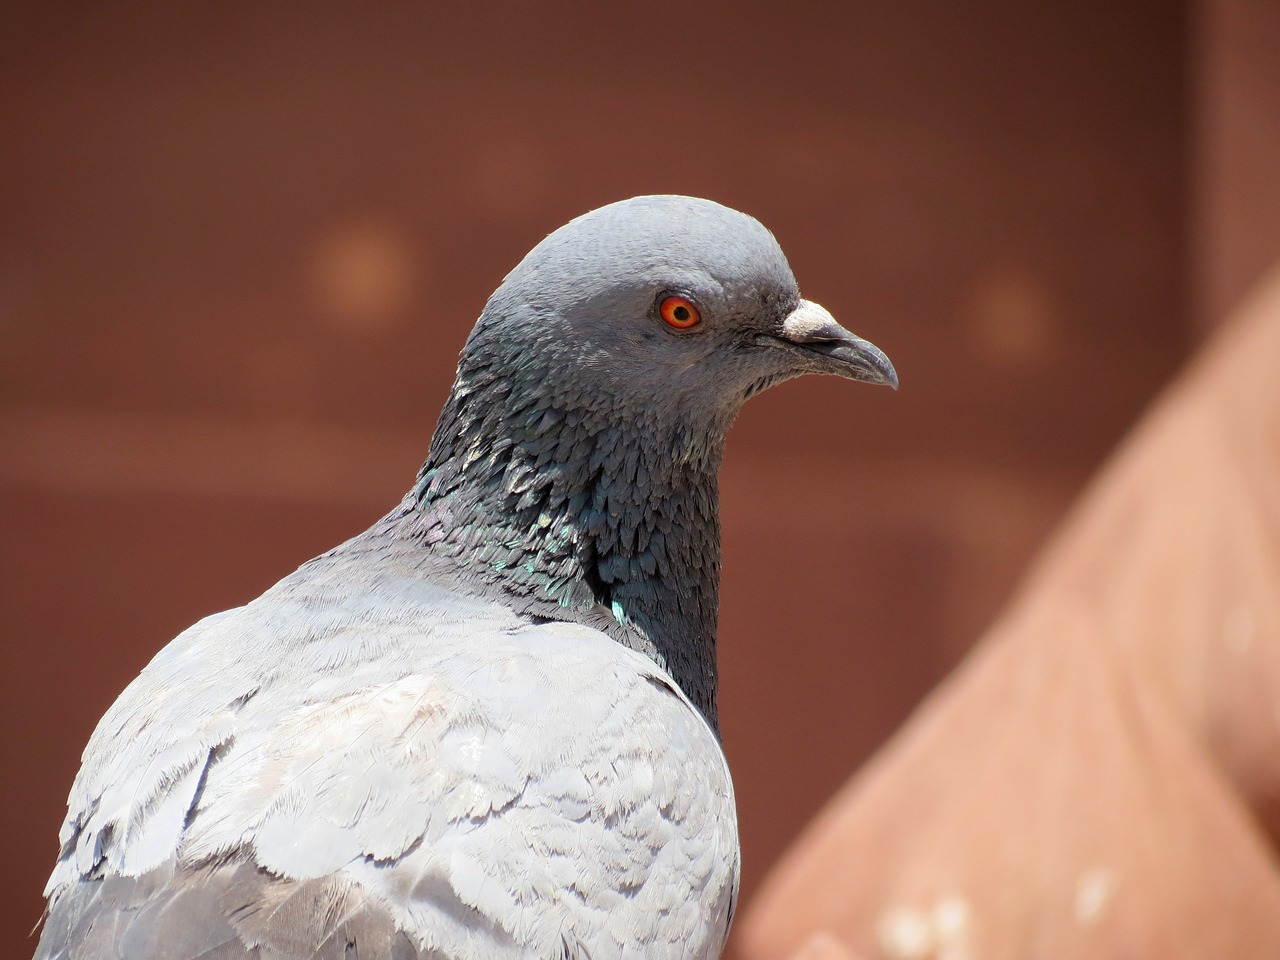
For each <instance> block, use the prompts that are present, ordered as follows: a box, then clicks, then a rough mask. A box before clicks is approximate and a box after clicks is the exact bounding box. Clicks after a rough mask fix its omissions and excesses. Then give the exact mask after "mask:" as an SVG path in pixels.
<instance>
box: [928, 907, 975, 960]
mask: <svg viewBox="0 0 1280 960" xmlns="http://www.w3.org/2000/svg"><path fill="white" fill-rule="evenodd" d="M969 920H970V910H969V901H967V900H965V899H964V898H963V897H955V896H952V897H943V898H942V899H941V900H939V901H938V903H937V905H936V906H935V907H934V908H933V930H934V940H935V941H936V943H937V948H936V951H937V952H936V956H937V958H938V960H969Z"/></svg>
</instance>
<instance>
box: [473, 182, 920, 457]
mask: <svg viewBox="0 0 1280 960" xmlns="http://www.w3.org/2000/svg"><path fill="white" fill-rule="evenodd" d="M495 365H496V366H498V367H500V368H501V369H503V370H504V371H505V372H506V373H507V374H508V375H509V376H511V377H513V378H514V379H515V380H516V382H517V384H519V385H520V387H522V388H523V389H525V390H528V391H529V392H531V393H534V394H536V395H537V396H538V397H539V398H541V399H542V400H544V401H545V402H549V403H551V404H553V405H555V406H556V407H557V408H558V409H561V408H572V407H582V408H584V409H589V410H590V411H591V413H592V415H593V416H596V417H599V418H601V419H602V420H604V419H612V418H614V417H616V418H619V419H620V420H622V421H630V422H635V421H637V420H642V419H644V418H645V417H646V416H648V417H651V418H653V419H655V420H662V421H664V422H665V423H667V424H668V425H669V426H678V427H679V428H680V429H681V430H683V431H686V432H687V434H688V435H689V436H690V437H693V436H699V437H703V438H705V439H707V440H709V441H710V442H709V443H708V445H707V451H705V452H710V449H711V448H715V447H717V446H718V439H719V438H718V437H717V433H723V431H724V429H726V428H727V427H728V425H729V423H731V422H732V419H733V417H734V415H735V414H736V413H737V411H738V409H739V408H740V407H741V405H742V403H743V402H744V401H745V400H746V399H748V398H749V397H750V396H752V395H753V394H755V393H758V392H759V391H760V390H762V389H764V388H765V387H768V386H771V385H773V384H775V383H779V382H781V381H783V380H786V379H790V378H791V377H795V376H798V375H800V374H804V373H832V374H836V375H839V376H844V377H848V378H850V379H855V380H865V381H868V382H872V383H885V384H891V385H893V386H895V387H896V385H897V377H896V374H895V373H894V370H893V367H892V365H891V364H890V363H889V361H888V359H887V358H886V357H885V356H884V354H883V353H881V352H880V351H879V350H878V349H876V348H875V347H874V346H872V345H871V344H870V343H867V342H866V341H865V340H862V339H860V338H859V337H856V336H854V335H853V334H852V333H850V332H849V331H847V330H845V329H844V328H843V327H841V326H840V325H839V324H837V323H836V322H835V320H834V319H833V318H832V317H831V315H830V314H829V313H827V311H826V310H824V309H823V308H822V307H820V306H818V305H817V304H814V303H810V302H808V301H805V300H802V299H801V298H800V293H799V289H798V287H797V285H796V281H795V277H794V276H793V275H792V272H791V268H790V266H789V265H788V263H787V259H786V257H785V256H784V255H783V253H782V249H781V248H780V247H779V246H778V243H777V241H776V240H775V239H774V237H773V235H772V234H771V233H770V232H769V231H768V230H766V229H765V228H764V227H763V226H762V225H761V224H760V223H759V222H758V221H757V220H755V219H753V218H751V217H749V216H746V215H745V214H742V213H739V212H737V211H736V210H731V209H729V208H728V207H724V206H721V205H720V204H717V203H712V202H711V201H708V200H698V199H694V198H691V197H679V196H655V197H637V198H635V199H632V200H626V201H622V202H620V203H614V204H610V205H609V206H606V207H602V208H600V209H598V210H594V211H592V212H590V213H588V214H585V215H584V216H581V217H578V218H577V219H575V220H573V221H572V222H570V223H568V224H567V225H565V226H564V227H561V228H560V229H559V230H557V231H555V232H554V233H552V234H551V235H550V236H548V237H547V238H546V239H545V240H543V241H542V242H541V243H540V244H538V245H537V246H536V247H535V248H534V249H533V250H532V251H531V252H530V253H529V254H528V255H527V256H526V257H525V258H524V260H523V261H522V262H521V263H520V264H519V265H518V266H517V267H516V268H515V269H514V270H513V271H512V272H511V273H510V274H509V275H508V276H507V278H506V279H505V280H504V281H503V283H502V285H501V286H500V287H499V288H498V289H497V291H496V292H495V293H494V294H493V297H492V298H491V299H490V301H489V304H488V306H487V307H486V309H485V311H484V314H483V315H482V316H481V318H480V321H479V322H478V323H477V324H476V327H475V329H474V331H473V332H472V334H471V337H470V338H469V340H468V342H467V346H466V349H465V351H464V354H463V359H462V364H461V367H460V375H461V376H463V377H466V376H467V375H469V374H470V373H471V372H472V371H473V370H475V369H477V368H481V367H489V366H495ZM681 452H682V453H683V454H686V455H695V454H696V453H698V452H699V451H698V450H696V449H689V450H682V451H681Z"/></svg>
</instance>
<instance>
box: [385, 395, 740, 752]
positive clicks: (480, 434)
mask: <svg viewBox="0 0 1280 960" xmlns="http://www.w3.org/2000/svg"><path fill="white" fill-rule="evenodd" d="M473 386H474V385H472V384H468V383H466V382H465V381H464V378H463V377H461V376H460V377H459V381H458V383H456V384H455V385H454V391H453V394H451V396H450V398H449V402H448V404H447V405H446V407H445V410H444V412H443V413H442V415H441V418H440V423H439V426H438V427H437V430H436V435H435V437H434V438H433V440H432V445H431V453H430V455H429V457H428V459H427V462H426V463H425V465H424V466H423V468H422V470H421V472H420V474H419V477H418V482H417V484H416V485H415V487H414V489H413V490H412V491H411V492H410V493H409V495H408V496H406V497H405V500H404V502H403V503H402V504H401V507H400V509H399V510H398V511H397V512H396V513H394V514H392V516H391V517H389V518H388V519H389V520H392V521H393V522H394V525H395V526H397V527H399V528H401V529H405V530H408V531H409V533H410V535H411V536H412V537H413V538H414V539H415V540H417V541H418V542H419V543H421V544H424V545H425V546H426V547H427V548H428V549H429V550H430V552H431V553H432V554H433V555H434V556H436V557H439V558H444V559H446V560H447V566H449V567H450V568H451V569H452V570H453V571H454V572H455V574H456V576H457V578H458V580H459V582H460V583H461V584H462V585H463V586H465V587H467V588H471V589H474V588H476V587H477V586H478V587H480V588H481V589H482V591H483V592H484V593H486V594H493V593H497V594H500V595H502V596H503V598H504V600H506V601H507V602H511V603H513V604H514V605H515V606H516V607H517V609H520V610H522V611H523V612H525V613H527V614H529V615H532V616H538V617H545V618H547V619H552V620H563V621H572V622H578V623H584V624H587V625H589V626H592V627H594V628H596V629H600V630H603V631H605V632H606V633H608V634H610V635H611V636H612V637H613V638H614V639H616V640H617V641H619V642H620V643H622V644H624V645H625V646H628V647H630V648H632V649H634V650H637V651H638V652H640V653H643V654H645V655H646V656H648V657H650V658H651V659H652V660H653V661H654V662H655V663H657V664H658V666H660V667H662V668H663V669H664V670H665V671H667V673H668V674H670V676H671V677H672V679H674V680H675V681H676V683H677V684H679V686H680V688H681V690H683V691H684V693H685V695H686V696H688V697H689V699H690V700H692V701H693V702H694V703H695V704H696V705H697V706H698V707H699V709H701V710H702V712H703V714H704V716H706V718H707V720H708V721H709V722H710V723H711V725H712V727H713V728H715V727H716V726H717V718H716V683H717V675H716V659H715V633H716V613H717V608H718V602H719V580H720V530H719V510H718V488H717V473H718V470H719V466H720V457H721V450H722V446H723V436H724V432H723V431H724V428H726V427H727V424H725V425H723V426H721V425H718V424H717V425H714V428H712V429H707V425H705V424H704V425H701V429H690V428H688V427H687V426H686V425H684V424H682V423H681V418H680V416H679V414H678V412H677V411H674V410H673V411H665V412H664V411H661V410H654V409H646V410H645V411H643V413H642V414H639V415H637V414H635V413H634V412H633V413H631V415H630V416H629V417H623V416H618V417H611V416H609V415H607V413H606V414H602V413H601V411H599V410H593V411H591V414H590V416H586V415H582V414H581V413H580V412H578V411H575V410H573V409H572V408H569V407H568V406H567V405H565V406H560V405H557V404H556V402H555V398H553V397H541V398H539V400H538V402H535V403H527V404H525V405H521V403H520V402H519V401H518V400H517V398H514V397H511V396H506V397H502V396H494V395H493V392H492V391H494V390H498V391H499V392H502V391H501V387H500V386H499V385H498V384H496V383H492V384H489V385H488V387H486V389H485V391H484V395H485V402H484V404H483V407H482V408H481V409H476V408H475V406H476V405H473V404H472V403H470V402H469V401H470V400H471V399H472V398H474V397H476V396H477V393H474V392H472V389H471V388H472V387H473ZM509 389H510V388H508V390H509Z"/></svg>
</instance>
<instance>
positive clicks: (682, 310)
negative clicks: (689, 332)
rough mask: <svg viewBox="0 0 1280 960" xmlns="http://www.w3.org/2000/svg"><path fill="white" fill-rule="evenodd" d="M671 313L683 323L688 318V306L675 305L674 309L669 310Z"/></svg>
mask: <svg viewBox="0 0 1280 960" xmlns="http://www.w3.org/2000/svg"><path fill="white" fill-rule="evenodd" d="M671 313H672V315H673V316H674V317H675V318H676V319H677V320H679V321H680V322H681V323H684V322H686V321H687V320H688V319H689V308H688V307H685V306H679V307H676V308H675V309H674V310H672V311H671Z"/></svg>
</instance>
